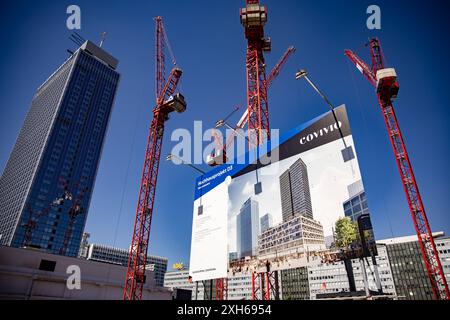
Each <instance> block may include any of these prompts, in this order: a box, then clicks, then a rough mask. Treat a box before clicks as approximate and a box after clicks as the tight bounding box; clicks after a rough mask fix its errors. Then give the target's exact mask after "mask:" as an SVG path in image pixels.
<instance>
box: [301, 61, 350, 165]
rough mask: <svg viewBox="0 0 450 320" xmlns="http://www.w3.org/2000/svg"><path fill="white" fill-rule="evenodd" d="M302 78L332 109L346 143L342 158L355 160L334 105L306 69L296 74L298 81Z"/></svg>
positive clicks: (343, 140)
mask: <svg viewBox="0 0 450 320" xmlns="http://www.w3.org/2000/svg"><path fill="white" fill-rule="evenodd" d="M302 78H304V79H305V80H306V81H307V82H308V83H309V85H310V86H311V87H312V88H313V89H314V91H316V92H317V93H318V94H319V95H320V96H321V97H322V99H323V100H324V101H325V103H326V104H327V105H328V106H329V107H330V110H331V113H332V114H333V118H334V121H335V123H336V125H337V126H338V130H339V134H340V136H341V138H342V142H343V143H344V150H342V156H343V157H344V161H348V160H351V159H353V158H354V154H353V150H352V149H351V147H348V146H347V143H346V142H345V139H344V134H343V133H342V130H341V127H340V126H339V121H338V119H337V116H336V112H335V111H334V106H333V104H332V103H331V102H330V100H328V98H327V96H326V95H325V94H324V93H323V92H322V91H321V90H320V89H319V88H318V87H317V86H316V85H315V84H314V82H312V81H311V79H310V78H309V77H308V72H307V71H306V70H305V69H301V70H299V71H297V73H296V74H295V79H296V80H300V79H302Z"/></svg>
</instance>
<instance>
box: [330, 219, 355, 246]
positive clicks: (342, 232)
mask: <svg viewBox="0 0 450 320" xmlns="http://www.w3.org/2000/svg"><path fill="white" fill-rule="evenodd" d="M335 233H336V239H335V241H336V246H337V247H338V248H342V249H346V248H347V247H348V246H349V245H350V244H351V243H352V242H354V241H356V240H357V239H358V225H357V224H356V222H354V221H352V220H350V218H348V217H343V218H339V219H338V220H337V221H336V225H335Z"/></svg>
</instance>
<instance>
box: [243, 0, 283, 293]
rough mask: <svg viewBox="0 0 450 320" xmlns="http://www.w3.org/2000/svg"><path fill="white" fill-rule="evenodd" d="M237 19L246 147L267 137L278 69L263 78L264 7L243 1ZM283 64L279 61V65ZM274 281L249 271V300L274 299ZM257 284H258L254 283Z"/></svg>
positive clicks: (269, 274) (267, 41)
mask: <svg viewBox="0 0 450 320" xmlns="http://www.w3.org/2000/svg"><path fill="white" fill-rule="evenodd" d="M240 18H241V24H242V25H243V26H244V29H245V37H246V38H247V59H246V66H247V110H248V131H249V133H248V134H249V137H248V139H249V148H252V146H258V145H260V144H262V143H263V142H264V141H265V140H270V126H269V107H268V100H267V85H268V83H270V81H271V79H273V77H275V76H276V74H278V72H279V70H278V71H275V72H274V73H273V74H272V73H271V78H267V77H266V69H265V62H264V55H263V52H269V51H270V49H271V41H270V38H265V37H264V25H265V24H266V22H267V8H266V7H265V6H262V5H261V4H260V1H259V0H246V6H245V8H242V9H241V11H240ZM286 59H287V58H286ZM283 63H284V62H283V61H281V63H280V66H282V65H283ZM280 68H281V67H280ZM277 281H278V272H277V271H272V272H270V268H267V271H266V272H252V299H253V300H259V299H261V300H268V299H270V298H271V292H272V296H273V298H274V299H278V298H279V287H278V282H277ZM258 283H260V284H261V285H260V286H258V285H256V284H258ZM258 288H259V290H258ZM259 295H261V296H259Z"/></svg>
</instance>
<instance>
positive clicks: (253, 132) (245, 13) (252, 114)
mask: <svg viewBox="0 0 450 320" xmlns="http://www.w3.org/2000/svg"><path fill="white" fill-rule="evenodd" d="M240 19H241V24H242V25H243V26H244V28H245V37H246V38H247V57H246V68H247V108H248V129H249V141H250V145H259V144H261V143H262V142H264V140H266V139H270V127H269V109H268V101H267V86H266V70H265V63H264V55H263V52H269V51H270V49H271V42H270V38H265V37H264V25H265V23H266V21H267V8H266V7H264V6H261V5H260V2H259V0H246V7H245V8H242V9H241V10H240Z"/></svg>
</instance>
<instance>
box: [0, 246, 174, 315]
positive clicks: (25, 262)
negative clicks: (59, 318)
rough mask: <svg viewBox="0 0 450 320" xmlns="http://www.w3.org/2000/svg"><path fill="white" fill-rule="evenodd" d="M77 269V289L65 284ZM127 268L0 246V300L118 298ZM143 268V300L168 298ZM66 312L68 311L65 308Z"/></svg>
mask: <svg viewBox="0 0 450 320" xmlns="http://www.w3.org/2000/svg"><path fill="white" fill-rule="evenodd" d="M76 267H79V268H80V269H79V270H80V272H81V277H80V287H79V289H75V288H74V289H71V288H69V287H68V285H67V280H68V278H69V276H70V275H74V274H75V273H74V270H75V269H74V268H76ZM126 271H127V268H126V267H124V266H120V265H114V264H106V263H100V262H96V261H89V260H85V259H79V258H74V257H67V256H62V255H55V254H50V253H47V252H45V251H44V250H42V249H35V248H14V247H8V246H0V300H122V299H123V284H124V277H125V274H126ZM151 273H152V272H151V271H149V270H148V271H147V272H146V275H147V279H149V280H148V281H146V283H145V284H144V286H143V290H142V299H143V300H170V299H171V292H170V291H169V290H168V289H166V288H163V287H156V286H155V283H154V281H153V280H151V279H153V277H152V276H151ZM69 312H70V311H69Z"/></svg>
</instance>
